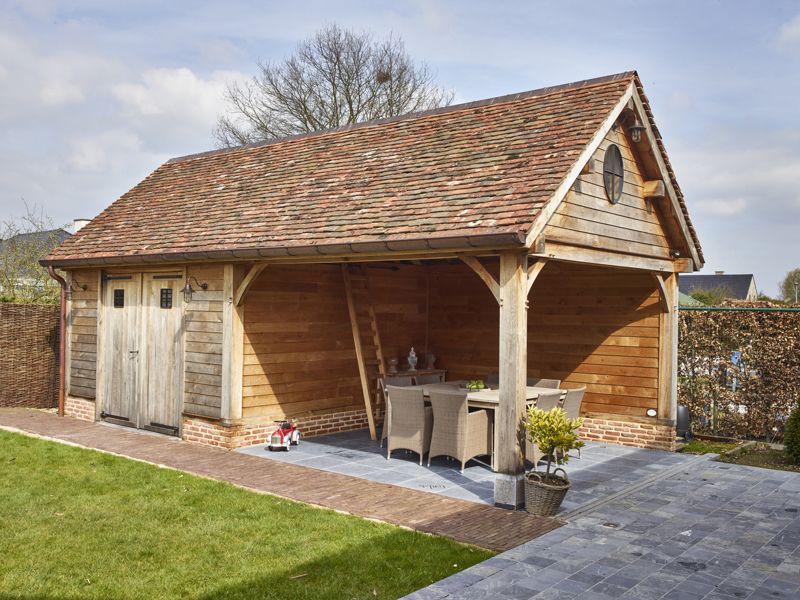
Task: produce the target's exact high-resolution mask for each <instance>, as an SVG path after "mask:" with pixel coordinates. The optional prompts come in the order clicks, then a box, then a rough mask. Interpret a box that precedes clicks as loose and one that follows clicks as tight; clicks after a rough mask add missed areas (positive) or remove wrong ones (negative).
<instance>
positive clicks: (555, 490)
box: [525, 468, 570, 517]
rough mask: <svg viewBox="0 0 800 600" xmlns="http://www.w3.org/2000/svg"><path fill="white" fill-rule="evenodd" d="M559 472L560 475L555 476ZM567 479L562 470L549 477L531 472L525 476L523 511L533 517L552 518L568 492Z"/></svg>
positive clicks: (556, 470) (559, 469)
mask: <svg viewBox="0 0 800 600" xmlns="http://www.w3.org/2000/svg"><path fill="white" fill-rule="evenodd" d="M559 471H561V473H562V475H557V474H556V473H558V472H559ZM569 486H570V483H569V479H568V478H567V474H566V472H565V471H564V469H561V468H558V469H555V470H554V471H553V472H552V473H550V474H549V475H546V474H544V473H537V472H536V471H531V472H530V473H527V474H526V475H525V510H526V511H528V512H529V513H531V514H533V515H538V516H541V517H552V516H553V515H555V514H556V513H557V512H558V509H559V507H560V506H561V503H562V502H563V501H564V496H566V495H567V491H569Z"/></svg>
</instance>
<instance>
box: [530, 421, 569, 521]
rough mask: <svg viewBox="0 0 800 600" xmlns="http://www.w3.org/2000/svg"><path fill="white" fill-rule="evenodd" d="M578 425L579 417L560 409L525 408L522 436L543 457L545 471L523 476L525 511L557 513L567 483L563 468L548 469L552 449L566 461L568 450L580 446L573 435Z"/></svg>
mask: <svg viewBox="0 0 800 600" xmlns="http://www.w3.org/2000/svg"><path fill="white" fill-rule="evenodd" d="M582 424H583V419H569V418H567V413H565V412H564V410H563V409H562V408H558V407H556V408H554V409H552V410H547V411H545V410H542V409H541V408H536V407H535V406H531V407H530V408H528V418H527V420H526V421H525V422H524V423H523V427H524V430H525V434H526V437H527V439H528V441H530V442H531V443H532V444H535V445H537V446H538V447H539V450H540V451H541V453H542V454H543V455H544V456H546V457H547V470H546V471H545V472H544V473H539V472H537V471H530V472H528V473H527V474H526V475H525V510H527V511H528V512H529V513H532V514H535V515H541V516H552V515H554V514H556V513H557V512H558V508H559V507H560V506H561V503H562V502H563V501H564V496H566V495H567V490H569V485H570V484H569V479H568V478H567V473H566V471H564V469H563V468H561V467H557V468H555V469H553V470H552V472H551V470H550V468H551V466H552V463H553V459H554V458H555V457H556V452H558V453H560V454H561V455H562V461H563V463H566V462H567V461H568V460H569V454H568V453H569V451H570V450H577V449H578V448H582V447H583V442H582V441H581V440H579V439H578V434H577V429H578V428H579V427H580V426H581V425H582ZM535 468H536V465H535V464H534V469H535ZM559 471H560V472H561V475H559V474H558V472H559Z"/></svg>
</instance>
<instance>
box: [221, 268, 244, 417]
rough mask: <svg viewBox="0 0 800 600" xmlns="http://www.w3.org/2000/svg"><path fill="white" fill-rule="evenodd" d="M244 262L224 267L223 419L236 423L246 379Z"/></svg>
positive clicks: (240, 409) (240, 410) (240, 413)
mask: <svg viewBox="0 0 800 600" xmlns="http://www.w3.org/2000/svg"><path fill="white" fill-rule="evenodd" d="M244 276H245V273H244V268H243V267H242V266H241V265H234V264H226V265H225V266H224V267H223V288H222V289H223V295H222V406H221V408H220V412H221V417H222V421H223V422H224V423H228V424H230V423H234V422H236V421H239V420H241V418H242V379H243V370H244V329H243V327H242V321H243V315H244V306H236V303H235V301H234V299H235V296H236V290H237V288H238V286H239V285H240V284H241V282H242V280H243V279H244Z"/></svg>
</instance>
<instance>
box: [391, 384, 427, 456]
mask: <svg viewBox="0 0 800 600" xmlns="http://www.w3.org/2000/svg"><path fill="white" fill-rule="evenodd" d="M386 392H387V395H388V397H389V404H388V410H389V435H388V436H387V439H386V460H389V459H390V458H391V456H392V450H398V449H403V450H411V451H412V452H416V453H417V454H419V464H420V465H421V464H422V457H423V455H424V454H425V453H426V452H427V451H428V449H429V448H430V446H431V432H432V429H433V412H432V410H431V407H430V406H425V397H424V396H423V395H422V388H421V387H420V388H418V387H415V388H408V387H396V386H393V385H390V386H387V387H386Z"/></svg>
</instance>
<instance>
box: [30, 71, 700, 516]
mask: <svg viewBox="0 0 800 600" xmlns="http://www.w3.org/2000/svg"><path fill="white" fill-rule="evenodd" d="M43 264H45V265H47V266H52V267H55V268H58V269H60V270H62V271H65V272H66V273H67V277H66V279H67V282H68V284H69V288H70V293H69V294H68V297H69V298H68V305H67V335H66V343H67V352H66V399H65V409H64V410H65V413H66V414H68V415H72V416H74V417H78V418H84V419H91V420H94V419H105V420H108V421H110V422H114V423H122V424H127V425H130V426H133V427H138V428H146V429H151V430H154V431H158V432H162V433H166V434H172V435H178V436H181V437H182V438H184V439H186V440H190V441H195V442H200V443H205V444H213V445H220V446H224V447H230V448H233V447H238V446H243V445H249V444H256V443H261V442H263V441H264V440H265V436H266V434H267V432H268V431H269V430H270V428H271V426H272V424H273V421H274V420H276V419H281V418H284V417H291V418H294V419H295V420H296V421H297V422H298V423H299V425H300V427H301V428H302V429H303V430H304V433H305V435H314V434H320V433H326V432H332V431H341V430H346V429H354V428H366V427H371V428H373V426H374V424H375V423H377V424H378V425H380V413H381V411H382V408H383V407H382V405H381V403H380V397H378V396H376V394H375V390H376V378H377V377H379V376H380V375H381V374H383V373H385V370H386V368H387V361H388V360H389V359H390V358H392V357H397V358H398V359H399V362H400V366H401V368H402V365H403V361H404V357H405V356H406V355H407V354H408V353H409V350H410V348H411V347H412V346H413V347H414V348H415V350H416V351H417V353H418V354H419V356H420V357H421V358H420V360H421V362H422V361H424V357H425V355H426V354H428V353H432V354H434V355H435V357H436V358H435V366H436V367H438V368H441V369H444V370H446V373H447V378H448V379H474V378H480V377H484V376H485V375H486V374H487V373H491V372H495V373H499V381H500V383H499V389H500V404H499V406H498V408H497V410H496V411H495V416H494V424H495V428H500V429H499V433H500V438H499V440H500V441H499V443H498V444H497V447H496V448H495V453H496V454H495V456H496V464H497V467H498V470H499V472H500V473H501V474H502V475H501V476H500V477H499V478H498V480H497V483H496V487H495V496H496V500H497V501H498V502H499V503H507V504H513V503H515V502H514V500H515V496H516V495H517V494H518V492H519V489H520V488H519V481H520V474H521V472H522V465H523V462H522V455H521V452H520V448H519V436H518V433H517V432H518V425H519V421H520V418H521V416H522V414H523V412H524V402H525V398H524V387H525V383H526V376H541V377H553V378H558V379H561V380H562V381H563V385H564V386H565V387H577V386H583V385H585V386H587V392H586V396H585V399H584V402H583V414H584V416H585V417H586V419H585V424H584V429H583V435H584V436H585V437H586V438H588V439H604V440H608V441H613V442H617V443H624V444H631V445H636V446H643V447H653V448H663V449H670V448H672V447H673V445H674V420H675V413H676V347H677V315H676V307H677V295H678V285H677V278H678V274H679V273H685V272H692V271H695V270H697V269H699V268H700V267H701V266H702V264H703V255H702V252H701V249H700V245H699V242H698V239H697V235H696V233H695V230H694V228H693V227H692V225H691V222H690V219H689V215H688V212H687V208H686V204H685V202H684V198H683V195H682V193H681V190H680V188H679V187H678V183H677V181H676V179H675V174H674V172H673V170H672V168H671V166H670V163H669V160H668V158H667V155H666V152H665V149H664V145H663V143H662V139H661V136H660V134H659V132H658V129H657V128H656V125H655V122H654V120H653V115H652V112H651V110H650V107H649V104H648V101H647V98H646V97H645V95H644V92H643V90H642V86H641V82H640V80H639V77H638V76H637V75H636V73H633V72H631V73H622V74H618V75H613V76H609V77H603V78H599V79H593V80H588V81H581V82H577V83H572V84H567V85H562V86H557V87H550V88H544V89H540V90H535V91H531V92H525V93H521V94H515V95H511V96H504V97H499V98H492V99H489V100H485V101H480V102H472V103H469V104H461V105H457V106H450V107H446V108H442V109H438V110H433V111H429V112H424V113H417V114H410V115H405V116H402V117H397V118H392V119H384V120H380V121H373V122H368V123H363V124H359V125H354V126H350V127H344V128H340V129H335V130H331V131H323V132H319V133H314V134H309V135H301V136H296V137H291V138H287V139H281V140H275V141H271V142H266V143H261V144H252V145H248V146H243V147H239V148H232V149H226V150H218V151H213V152H206V153H203V154H196V155H192V156H186V157H182V158H176V159H173V160H170V161H168V162H167V163H165V164H163V165H162V166H160V167H159V168H158V169H156V170H155V171H154V172H153V173H152V174H150V175H149V176H148V177H147V178H146V179H144V180H143V181H142V182H141V183H139V184H138V185H137V186H136V187H134V188H133V189H132V190H131V191H129V192H127V193H126V194H124V195H123V196H122V197H121V198H120V199H118V200H117V201H116V202H114V203H113V204H111V205H110V206H109V207H108V208H107V209H106V210H104V211H103V212H102V213H101V214H100V215H99V216H97V217H96V218H95V219H94V220H92V221H91V222H90V223H89V224H88V225H86V226H85V227H84V228H83V229H82V230H81V231H80V232H79V233H77V234H76V235H74V236H73V237H71V238H70V239H69V240H67V241H65V242H64V243H63V244H62V245H61V246H59V247H58V248H56V249H55V250H54V251H53V252H52V253H51V254H50V255H49V256H48V257H47V258H46V259H45V260H44V261H43Z"/></svg>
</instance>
